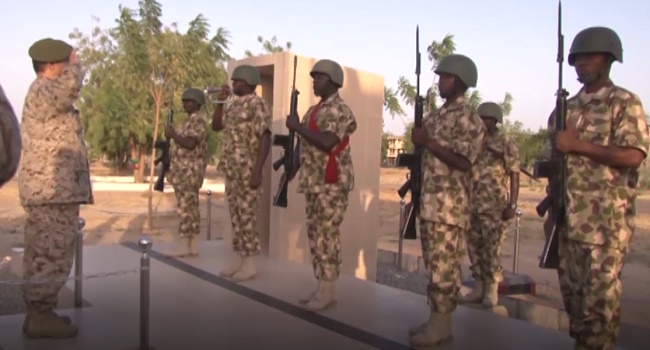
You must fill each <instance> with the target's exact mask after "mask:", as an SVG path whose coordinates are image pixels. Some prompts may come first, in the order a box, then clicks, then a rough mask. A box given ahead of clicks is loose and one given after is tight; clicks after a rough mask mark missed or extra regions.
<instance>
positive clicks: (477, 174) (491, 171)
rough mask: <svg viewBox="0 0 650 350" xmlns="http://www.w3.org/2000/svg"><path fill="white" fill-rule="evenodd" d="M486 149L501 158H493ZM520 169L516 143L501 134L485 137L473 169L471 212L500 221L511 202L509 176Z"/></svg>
mask: <svg viewBox="0 0 650 350" xmlns="http://www.w3.org/2000/svg"><path fill="white" fill-rule="evenodd" d="M488 147H489V148H491V149H493V150H495V151H497V152H499V153H503V156H502V157H499V156H497V155H495V154H494V152H492V151H490V150H489V149H488ZM520 167H521V163H520V160H519V147H518V146H517V143H516V142H515V140H513V139H512V138H511V137H509V136H508V135H506V133H505V132H503V131H501V130H498V131H497V132H496V133H494V134H493V135H490V134H489V133H486V135H485V140H484V141H483V146H482V148H481V153H480V154H479V156H478V158H477V159H476V164H474V166H473V167H472V176H473V181H472V193H471V197H472V211H473V212H474V213H479V214H491V215H496V216H497V217H500V216H501V212H502V211H503V209H504V208H505V207H506V206H507V205H508V200H509V198H510V197H509V192H510V185H509V184H510V174H511V173H518V172H519V168H520Z"/></svg>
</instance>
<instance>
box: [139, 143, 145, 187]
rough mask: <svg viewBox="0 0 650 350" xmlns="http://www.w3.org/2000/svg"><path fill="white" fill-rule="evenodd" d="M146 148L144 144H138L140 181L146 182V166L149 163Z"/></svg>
mask: <svg viewBox="0 0 650 350" xmlns="http://www.w3.org/2000/svg"><path fill="white" fill-rule="evenodd" d="M145 153H146V148H145V147H144V145H138V183H140V184H141V183H145V181H144V168H145V165H146V163H147V160H146V157H145V156H144V155H145Z"/></svg>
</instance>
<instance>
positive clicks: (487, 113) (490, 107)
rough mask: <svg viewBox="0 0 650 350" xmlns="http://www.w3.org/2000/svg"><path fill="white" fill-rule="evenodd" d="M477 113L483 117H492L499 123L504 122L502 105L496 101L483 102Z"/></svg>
mask: <svg viewBox="0 0 650 350" xmlns="http://www.w3.org/2000/svg"><path fill="white" fill-rule="evenodd" d="M476 113H478V115H480V116H481V117H492V118H494V119H496V120H497V123H503V111H502V110H501V106H499V105H498V104H496V103H494V102H483V103H481V104H480V105H479V106H478V108H477V109H476Z"/></svg>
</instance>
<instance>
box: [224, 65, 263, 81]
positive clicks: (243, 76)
mask: <svg viewBox="0 0 650 350" xmlns="http://www.w3.org/2000/svg"><path fill="white" fill-rule="evenodd" d="M230 80H243V81H245V82H246V84H248V85H250V86H257V85H259V84H260V80H261V79H260V72H259V71H258V70H257V68H255V67H253V66H251V65H248V64H244V65H241V66H238V67H237V68H235V70H234V71H233V72H232V77H231V78H230Z"/></svg>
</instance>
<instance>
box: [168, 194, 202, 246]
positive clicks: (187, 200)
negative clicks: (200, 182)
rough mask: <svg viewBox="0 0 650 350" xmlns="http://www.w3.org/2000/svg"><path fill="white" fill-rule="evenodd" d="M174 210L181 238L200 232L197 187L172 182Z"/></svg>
mask: <svg viewBox="0 0 650 350" xmlns="http://www.w3.org/2000/svg"><path fill="white" fill-rule="evenodd" d="M174 195H176V207H177V209H176V212H177V213H178V221H179V222H178V234H179V235H180V236H181V237H182V238H186V237H193V236H196V235H198V234H199V233H201V211H200V209H199V187H197V186H194V187H189V186H187V187H186V186H179V185H177V184H176V183H174Z"/></svg>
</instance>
